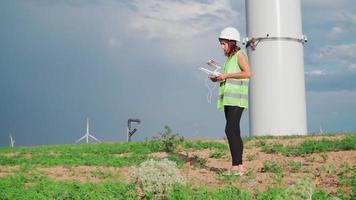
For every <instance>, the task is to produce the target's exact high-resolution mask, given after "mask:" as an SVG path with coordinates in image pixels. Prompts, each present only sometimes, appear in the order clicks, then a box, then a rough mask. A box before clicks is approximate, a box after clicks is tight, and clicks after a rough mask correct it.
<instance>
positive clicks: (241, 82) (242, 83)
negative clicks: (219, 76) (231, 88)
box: [224, 78, 249, 86]
mask: <svg viewBox="0 0 356 200" xmlns="http://www.w3.org/2000/svg"><path fill="white" fill-rule="evenodd" d="M225 82H226V83H228V84H231V85H239V86H248V83H249V80H239V79H233V78H228V79H226V81H225ZM225 82H224V83H225Z"/></svg>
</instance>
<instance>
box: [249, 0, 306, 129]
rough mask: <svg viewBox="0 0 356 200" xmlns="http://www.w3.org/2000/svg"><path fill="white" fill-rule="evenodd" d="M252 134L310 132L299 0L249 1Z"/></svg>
mask: <svg viewBox="0 0 356 200" xmlns="http://www.w3.org/2000/svg"><path fill="white" fill-rule="evenodd" d="M245 5H246V20H247V22H246V25H247V36H248V37H247V38H246V39H244V42H245V43H246V42H247V47H248V46H249V45H248V44H251V48H248V55H249V60H250V65H251V72H252V77H251V79H250V96H249V101H250V108H249V111H250V112H249V113H250V115H249V116H250V134H251V135H252V136H260V135H275V136H277V135H306V134H307V131H308V130H307V117H306V102H305V81H304V56H303V45H304V44H305V43H306V42H307V37H306V36H305V35H303V33H302V16H301V0H263V1H261V0H245Z"/></svg>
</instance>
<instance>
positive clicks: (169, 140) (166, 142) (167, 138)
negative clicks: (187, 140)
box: [153, 125, 184, 153]
mask: <svg viewBox="0 0 356 200" xmlns="http://www.w3.org/2000/svg"><path fill="white" fill-rule="evenodd" d="M153 140H156V141H159V145H160V150H162V151H165V152H168V153H170V152H175V150H176V147H177V145H178V144H180V143H182V142H183V141H184V138H183V137H181V136H179V134H174V133H173V131H172V129H171V128H170V127H169V126H168V125H165V126H164V131H163V132H161V133H159V137H154V138H153Z"/></svg>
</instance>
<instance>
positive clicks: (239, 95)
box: [220, 92, 248, 100]
mask: <svg viewBox="0 0 356 200" xmlns="http://www.w3.org/2000/svg"><path fill="white" fill-rule="evenodd" d="M224 97H230V98H235V99H246V100H248V95H247V94H236V93H230V92H227V93H224V94H222V95H220V99H223V98H224Z"/></svg>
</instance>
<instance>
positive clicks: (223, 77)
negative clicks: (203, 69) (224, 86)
mask: <svg viewBox="0 0 356 200" xmlns="http://www.w3.org/2000/svg"><path fill="white" fill-rule="evenodd" d="M226 78H227V74H220V75H219V76H218V77H216V80H218V81H224V80H225V79H226Z"/></svg>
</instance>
